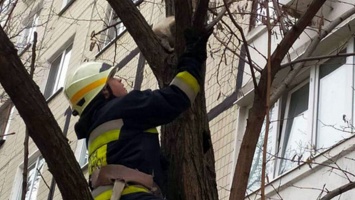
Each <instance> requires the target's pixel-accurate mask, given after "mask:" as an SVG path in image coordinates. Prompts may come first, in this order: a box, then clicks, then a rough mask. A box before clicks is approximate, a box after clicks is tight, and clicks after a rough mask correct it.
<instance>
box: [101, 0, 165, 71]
mask: <svg viewBox="0 0 355 200" xmlns="http://www.w3.org/2000/svg"><path fill="white" fill-rule="evenodd" d="M108 2H109V4H110V5H111V7H112V8H113V10H114V11H115V12H116V14H117V15H118V16H119V18H120V19H121V20H122V22H123V24H124V25H125V27H126V28H127V30H128V32H129V33H130V35H131V36H132V38H133V39H134V41H135V42H136V44H137V46H138V48H139V50H140V51H141V52H142V53H143V55H144V57H145V59H146V60H147V62H148V63H149V65H150V67H151V68H152V70H153V72H154V74H157V73H159V70H158V68H157V66H163V61H164V59H157V58H166V57H167V56H168V53H167V52H166V51H165V50H164V48H163V46H161V44H160V42H159V40H158V38H157V37H156V35H155V34H154V33H153V31H152V29H151V27H150V26H149V24H148V23H147V21H146V20H145V19H144V17H143V16H142V14H141V13H140V12H139V10H138V9H137V7H136V6H135V4H134V3H133V2H132V1H131V0H120V1H115V0H108Z"/></svg>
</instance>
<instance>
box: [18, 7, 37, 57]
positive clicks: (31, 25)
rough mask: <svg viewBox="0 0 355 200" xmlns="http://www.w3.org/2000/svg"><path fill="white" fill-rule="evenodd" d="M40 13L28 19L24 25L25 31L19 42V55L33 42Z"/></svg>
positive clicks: (21, 33)
mask: <svg viewBox="0 0 355 200" xmlns="http://www.w3.org/2000/svg"><path fill="white" fill-rule="evenodd" d="M38 19H39V15H38V13H35V14H33V15H32V16H30V17H29V18H27V19H26V20H25V21H24V23H23V29H22V30H21V32H20V37H19V40H18V42H17V46H18V50H19V53H21V52H22V51H23V50H24V49H26V47H27V46H28V45H29V44H31V43H32V42H33V33H34V32H35V31H36V27H37V26H38Z"/></svg>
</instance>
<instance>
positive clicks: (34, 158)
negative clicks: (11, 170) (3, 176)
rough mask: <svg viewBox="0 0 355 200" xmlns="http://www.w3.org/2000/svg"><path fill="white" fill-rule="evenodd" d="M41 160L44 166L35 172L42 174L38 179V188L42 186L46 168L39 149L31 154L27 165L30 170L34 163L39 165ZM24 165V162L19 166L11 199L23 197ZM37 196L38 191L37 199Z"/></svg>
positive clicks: (16, 199)
mask: <svg viewBox="0 0 355 200" xmlns="http://www.w3.org/2000/svg"><path fill="white" fill-rule="evenodd" d="M39 161H43V163H42V166H41V168H40V170H39V172H38V170H36V173H35V174H37V175H39V176H40V178H39V180H38V186H37V187H38V188H40V187H39V186H40V182H41V179H42V172H43V170H44V166H45V165H46V162H45V160H44V158H43V156H42V154H41V153H40V152H39V151H38V150H37V151H36V152H34V153H33V154H32V155H31V156H29V158H28V167H27V170H28V169H29V168H30V167H31V166H33V164H35V165H36V166H38V163H39ZM36 166H35V168H36ZM23 167H24V163H23V162H22V163H21V164H20V165H19V166H18V168H17V172H16V175H15V179H14V183H13V187H12V191H11V198H10V199H11V200H19V199H21V195H22V182H23V175H22V174H23V170H24V168H23ZM27 175H28V174H27ZM37 177H38V176H37ZM27 178H28V177H27ZM34 180H36V179H34ZM31 188H32V189H33V185H31ZM26 193H27V192H26ZM37 197H38V193H37V195H36V197H35V199H37Z"/></svg>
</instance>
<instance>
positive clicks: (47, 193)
mask: <svg viewBox="0 0 355 200" xmlns="http://www.w3.org/2000/svg"><path fill="white" fill-rule="evenodd" d="M133 2H134V3H135V4H136V6H137V7H138V9H139V10H140V11H141V13H142V14H143V15H144V17H145V18H146V20H147V22H148V23H149V24H155V23H157V22H159V21H160V20H161V19H162V18H164V16H165V5H164V4H163V3H162V1H159V0H158V1H156V0H153V1H142V0H133ZM214 5H215V4H214ZM14 6H15V7H14ZM13 8H14V9H13ZM1 13H2V14H3V15H2V18H1V25H2V27H3V28H4V30H5V31H6V32H7V34H8V35H9V37H10V39H11V40H12V41H13V43H14V44H15V46H16V48H17V49H18V54H19V56H20V58H21V60H22V61H23V63H24V65H25V66H26V67H29V66H30V63H31V58H32V56H33V55H32V50H31V48H32V47H33V46H34V44H33V40H34V32H36V33H37V34H38V36H37V43H36V66H35V73H34V76H33V79H34V80H35V82H36V83H37V84H38V86H39V88H40V89H41V91H42V93H43V95H44V97H45V98H46V100H47V102H48V106H49V108H50V109H51V111H52V113H53V115H54V116H55V118H56V120H57V122H58V124H59V125H60V127H61V128H62V131H63V134H65V135H66V137H67V138H68V141H69V144H70V146H71V148H72V150H73V152H74V153H75V156H76V158H77V160H78V163H79V164H80V166H82V169H83V172H84V174H87V154H86V146H85V142H84V141H83V140H77V138H76V135H75V133H74V129H73V126H74V124H75V122H76V121H77V120H78V118H77V117H74V116H72V115H71V111H70V108H69V104H68V102H67V99H66V98H65V96H64V94H63V86H64V83H65V79H66V77H67V76H68V75H70V74H71V73H73V72H74V70H75V69H76V67H78V66H79V65H80V64H81V63H83V62H87V61H103V62H106V63H109V64H112V65H114V66H118V68H119V72H118V75H119V76H121V78H122V79H123V80H124V84H125V86H126V87H128V90H132V89H142V90H143V89H148V88H150V89H156V88H158V84H157V81H156V80H155V78H154V76H153V74H152V72H151V70H150V68H149V66H148V65H147V64H146V62H145V60H144V57H143V56H142V55H141V54H140V52H139V49H138V48H137V46H136V44H135V43H134V41H133V39H132V37H131V36H130V35H129V33H128V32H127V31H126V28H125V27H124V25H123V24H122V23H121V21H120V19H119V17H118V16H117V15H116V14H115V12H114V11H113V9H112V8H111V7H110V6H109V4H108V3H107V1H101V0H93V1H84V0H54V1H47V0H41V1H34V0H20V1H12V0H6V1H4V3H3V5H2V12H1ZM217 43H218V42H217V41H215V40H211V42H210V45H211V46H212V47H214V46H216V44H217ZM211 49H212V50H213V49H218V47H217V46H216V47H214V48H211ZM215 55H218V53H215ZM219 57H221V56H219ZM209 66H218V67H209ZM237 66H238V60H234V61H233V65H229V64H228V63H218V61H217V59H208V61H207V76H206V97H207V106H208V108H207V109H208V110H209V111H210V112H209V118H210V126H211V133H212V140H213V143H214V150H215V158H216V170H217V171H216V172H217V182H218V188H219V196H220V199H227V198H228V195H229V189H228V187H230V183H231V173H232V165H233V162H232V159H231V158H232V155H233V152H234V149H235V148H234V145H235V142H234V135H235V130H236V119H237V115H236V112H237V110H236V106H234V105H233V101H229V102H230V103H228V104H227V106H223V107H225V108H220V107H221V105H222V104H223V105H224V104H225V103H223V102H224V100H225V97H227V96H230V95H231V94H235V91H236V86H235V85H236V74H235V73H234V72H233V71H235V69H236V68H237ZM221 69H222V70H221ZM1 100H2V101H1V103H2V104H1V105H2V106H1V107H0V115H1V120H0V122H1V126H0V130H1V133H0V138H1V140H0V141H1V147H0V160H1V162H0V180H1V181H0V199H9V200H18V199H20V198H21V192H22V179H23V177H22V174H23V172H24V171H27V172H28V178H27V182H28V184H27V188H26V190H27V193H26V199H38V200H41V199H61V195H60V192H59V190H58V188H56V184H55V181H54V180H53V177H52V175H51V174H50V172H49V169H48V167H47V165H46V162H45V160H44V159H43V158H42V156H41V154H40V152H39V151H38V148H37V147H36V146H35V144H34V143H33V141H32V140H30V142H29V145H28V149H29V155H28V158H29V165H28V167H27V169H25V167H24V138H25V133H26V126H25V124H24V122H23V120H22V119H21V117H20V116H19V114H18V111H17V110H16V108H14V107H13V105H12V103H11V101H10V100H9V99H8V97H6V94H5V95H4V96H3V97H2V98H1Z"/></svg>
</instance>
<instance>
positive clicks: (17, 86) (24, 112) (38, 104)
mask: <svg viewBox="0 0 355 200" xmlns="http://www.w3.org/2000/svg"><path fill="white" fill-rule="evenodd" d="M0 40H1V43H0V66H1V69H0V82H1V85H2V86H3V88H4V89H5V91H6V92H7V94H8V95H9V96H10V98H11V100H12V102H13V103H14V105H15V106H16V108H17V110H18V112H19V113H20V115H21V117H22V119H23V120H24V122H25V124H26V126H27V127H28V130H29V134H30V137H31V138H32V139H33V141H34V142H35V144H36V145H37V147H38V149H39V150H40V151H41V153H42V155H43V157H44V159H45V160H46V163H47V165H48V168H49V171H50V172H51V173H52V174H53V176H54V178H55V179H56V181H57V183H58V187H59V190H60V192H61V194H62V197H63V199H64V200H73V199H77V200H82V199H92V196H91V193H90V191H89V188H88V184H87V182H86V180H85V177H84V175H83V173H82V171H81V168H80V166H79V164H78V163H77V161H76V159H75V156H74V153H73V151H72V150H71V148H70V146H69V144H68V141H67V139H66V138H65V137H64V135H63V134H62V131H61V129H60V127H59V126H58V124H57V122H56V120H55V118H54V116H53V114H52V113H51V111H50V110H49V108H48V105H47V103H46V100H45V99H44V97H43V95H42V94H41V92H40V90H39V87H38V86H37V85H36V84H35V83H34V81H33V80H32V79H31V78H30V76H29V74H28V73H27V71H26V69H25V67H24V66H23V64H22V62H21V60H20V58H19V57H18V55H17V50H16V49H15V47H14V45H13V44H12V43H11V42H10V40H9V38H8V37H7V35H6V34H5V32H4V31H3V29H2V28H0Z"/></svg>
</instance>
